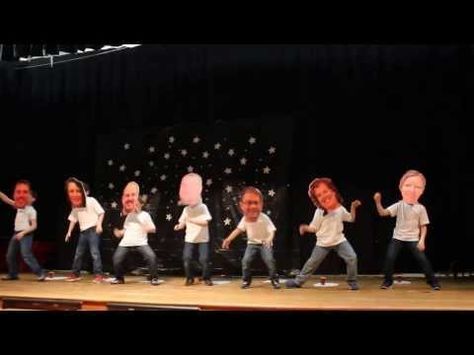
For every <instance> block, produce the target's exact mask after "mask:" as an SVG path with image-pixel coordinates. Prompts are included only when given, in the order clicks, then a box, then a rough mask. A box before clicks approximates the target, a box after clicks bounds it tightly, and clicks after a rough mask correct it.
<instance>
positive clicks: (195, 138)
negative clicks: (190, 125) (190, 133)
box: [193, 136, 201, 143]
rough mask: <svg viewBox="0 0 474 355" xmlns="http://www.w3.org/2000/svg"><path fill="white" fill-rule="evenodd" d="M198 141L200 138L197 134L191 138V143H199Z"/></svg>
mask: <svg viewBox="0 0 474 355" xmlns="http://www.w3.org/2000/svg"><path fill="white" fill-rule="evenodd" d="M200 141H201V139H200V138H199V137H197V136H196V137H194V138H193V143H199V142H200Z"/></svg>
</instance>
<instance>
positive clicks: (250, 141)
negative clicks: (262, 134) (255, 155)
mask: <svg viewBox="0 0 474 355" xmlns="http://www.w3.org/2000/svg"><path fill="white" fill-rule="evenodd" d="M256 141H257V140H256V139H255V137H250V139H249V143H250V144H255V142H256Z"/></svg>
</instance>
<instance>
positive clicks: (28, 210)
mask: <svg viewBox="0 0 474 355" xmlns="http://www.w3.org/2000/svg"><path fill="white" fill-rule="evenodd" d="M36 215H37V214H36V210H35V209H34V207H33V206H25V208H18V209H17V210H16V217H15V232H21V231H24V230H25V229H28V228H30V226H31V220H33V219H36Z"/></svg>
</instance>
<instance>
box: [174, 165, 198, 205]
mask: <svg viewBox="0 0 474 355" xmlns="http://www.w3.org/2000/svg"><path fill="white" fill-rule="evenodd" d="M201 193H202V178H201V177H200V176H199V175H198V174H196V173H189V174H186V175H184V176H183V178H182V179H181V185H180V186H179V202H178V204H179V205H188V206H194V205H197V204H198V203H200V202H201V201H202V197H201Z"/></svg>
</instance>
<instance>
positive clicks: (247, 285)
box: [240, 281, 250, 288]
mask: <svg viewBox="0 0 474 355" xmlns="http://www.w3.org/2000/svg"><path fill="white" fill-rule="evenodd" d="M249 287H250V281H243V282H242V285H241V286H240V288H249Z"/></svg>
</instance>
